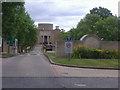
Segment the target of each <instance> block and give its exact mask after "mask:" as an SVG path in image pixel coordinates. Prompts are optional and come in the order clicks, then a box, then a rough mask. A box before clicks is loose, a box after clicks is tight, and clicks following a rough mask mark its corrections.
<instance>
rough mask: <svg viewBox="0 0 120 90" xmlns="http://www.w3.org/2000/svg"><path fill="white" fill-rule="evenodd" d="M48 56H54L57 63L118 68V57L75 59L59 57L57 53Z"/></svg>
mask: <svg viewBox="0 0 120 90" xmlns="http://www.w3.org/2000/svg"><path fill="white" fill-rule="evenodd" d="M47 55H48V56H50V57H51V56H54V58H52V60H53V61H54V62H55V63H59V64H66V65H77V66H92V67H111V68H118V59H75V58H71V59H70V60H69V59H68V58H57V57H55V53H47Z"/></svg>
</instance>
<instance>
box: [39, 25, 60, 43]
mask: <svg viewBox="0 0 120 90" xmlns="http://www.w3.org/2000/svg"><path fill="white" fill-rule="evenodd" d="M38 30H39V35H38V43H39V44H53V45H55V43H56V41H57V40H60V29H59V26H56V28H55V29H54V30H53V24H49V23H40V24H38Z"/></svg>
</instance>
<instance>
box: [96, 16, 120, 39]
mask: <svg viewBox="0 0 120 90" xmlns="http://www.w3.org/2000/svg"><path fill="white" fill-rule="evenodd" d="M95 29H96V30H97V33H96V34H97V35H98V36H99V37H100V38H103V40H105V41H119V40H120V39H119V38H118V33H119V30H118V18H117V17H108V18H106V19H104V20H100V21H99V22H97V23H96V25H95Z"/></svg>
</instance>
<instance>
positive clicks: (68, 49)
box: [65, 42, 73, 53]
mask: <svg viewBox="0 0 120 90" xmlns="http://www.w3.org/2000/svg"><path fill="white" fill-rule="evenodd" d="M72 47H73V44H72V42H65V53H72V51H73V49H72Z"/></svg>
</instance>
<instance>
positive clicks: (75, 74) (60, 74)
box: [0, 45, 118, 88]
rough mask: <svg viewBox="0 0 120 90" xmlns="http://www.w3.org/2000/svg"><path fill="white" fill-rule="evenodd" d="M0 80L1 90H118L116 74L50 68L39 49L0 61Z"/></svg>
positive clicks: (100, 71)
mask: <svg viewBox="0 0 120 90" xmlns="http://www.w3.org/2000/svg"><path fill="white" fill-rule="evenodd" d="M1 78H2V87H3V88H118V70H101V69H83V68H73V67H64V66H57V65H52V64H50V63H49V61H48V59H47V58H46V57H45V56H44V54H43V53H42V51H41V46H39V45H38V46H36V47H35V49H34V50H33V51H32V52H30V53H27V54H23V55H17V56H15V57H10V58H3V59H2V76H1ZM1 78H0V79H1Z"/></svg>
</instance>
